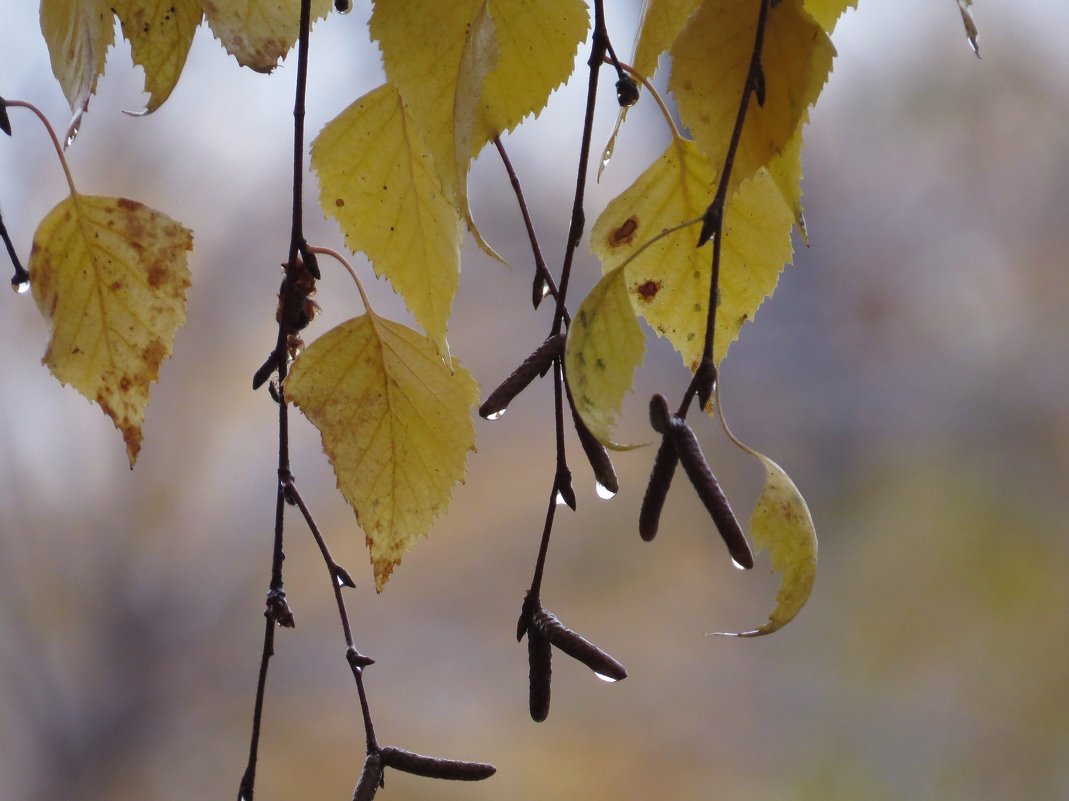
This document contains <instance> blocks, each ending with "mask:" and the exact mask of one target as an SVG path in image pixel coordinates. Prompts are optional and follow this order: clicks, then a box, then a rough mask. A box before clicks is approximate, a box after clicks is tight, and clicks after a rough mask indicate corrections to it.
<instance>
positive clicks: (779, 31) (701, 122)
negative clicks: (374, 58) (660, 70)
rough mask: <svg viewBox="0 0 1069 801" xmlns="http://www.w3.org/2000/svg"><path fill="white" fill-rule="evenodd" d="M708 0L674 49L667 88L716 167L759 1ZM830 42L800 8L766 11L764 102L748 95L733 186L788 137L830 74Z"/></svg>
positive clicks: (790, 4)
mask: <svg viewBox="0 0 1069 801" xmlns="http://www.w3.org/2000/svg"><path fill="white" fill-rule="evenodd" d="M759 5H760V4H758V3H753V2H750V0H706V2H705V3H703V4H702V6H701V8H700V9H699V10H698V12H697V13H696V14H695V15H694V16H693V17H691V19H690V22H689V23H688V25H687V27H686V28H685V29H684V31H683V33H682V34H680V36H679V38H678V39H676V42H675V45H674V46H673V47H672V51H671V54H672V75H671V78H670V80H669V83H668V86H669V89H671V91H672V92H673V93H674V94H675V96H676V99H677V101H678V103H679V115H680V118H681V119H682V120H683V122H684V124H686V125H687V126H688V127H689V128H690V131H691V133H692V134H693V136H694V139H695V141H696V142H697V143H698V145H699V146H700V147H701V148H702V150H703V151H705V154H706V155H707V156H709V158H710V160H711V161H712V163H713V164H714V165H716V168H717V169H720V168H721V166H722V165H723V164H724V159H725V157H726V155H727V150H728V143H729V142H730V140H731V134H732V130H733V129H734V126H735V117H736V116H737V114H738V109H739V101H740V99H741V97H742V91H743V87H744V85H745V83H746V80H747V76H748V75H749V67H750V58H751V55H752V51H753V45H754V37H755V34H756V29H757V17H758V6H759ZM834 55H835V48H834V47H832V44H831V40H830V39H829V38H828V35H827V34H826V33H825V32H824V31H823V30H822V29H821V28H820V26H819V25H817V23H816V22H814V20H813V19H812V17H810V16H809V15H808V14H807V13H806V12H805V9H804V8H803V7H802V0H783V2H781V3H779V4H778V5H776V6H775V7H773V8H772V9H770V10H769V14H768V23H767V25H766V28H765V40H764V46H763V48H762V57H761V65H762V68H763V71H764V77H765V103H764V105H763V106H762V105H760V104H758V103H757V99H756V98H751V102H750V104H749V106H748V108H747V112H746V121H745V124H744V126H743V129H742V137H741V139H740V141H739V147H738V151H737V154H736V157H735V165H734V169H733V170H732V174H731V186H732V188H734V187H737V186H738V185H739V184H740V183H741V182H742V181H744V180H745V179H747V178H749V177H751V176H752V175H754V173H756V172H757V170H758V169H759V168H760V167H763V166H767V165H768V164H769V163H770V162H771V161H772V160H773V159H774V158H775V157H776V156H778V155H779V154H780V153H781V152H782V151H783V149H784V148H785V147H786V146H787V144H788V143H789V142H790V140H791V137H793V136H794V135H795V131H796V130H797V129H798V125H799V123H800V122H801V121H802V118H803V116H804V114H805V112H806V110H807V109H808V108H809V106H811V105H812V104H813V103H814V102H815V101H816V99H817V95H819V94H820V90H821V88H822V87H823V86H824V82H825V81H826V80H827V78H828V74H829V73H830V72H831V63H832V58H833V57H834Z"/></svg>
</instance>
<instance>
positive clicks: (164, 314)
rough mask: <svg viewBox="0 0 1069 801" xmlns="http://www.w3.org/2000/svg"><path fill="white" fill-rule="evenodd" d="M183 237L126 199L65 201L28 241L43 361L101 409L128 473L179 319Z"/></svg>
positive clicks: (185, 273)
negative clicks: (44, 328) (43, 326)
mask: <svg viewBox="0 0 1069 801" xmlns="http://www.w3.org/2000/svg"><path fill="white" fill-rule="evenodd" d="M192 248H193V236H192V234H191V233H190V231H189V230H188V229H186V228H185V227H183V226H182V225H180V224H179V223H177V222H175V221H174V220H172V219H171V218H170V217H167V216H166V215H164V214H161V213H160V212H158V211H154V210H153V209H150V208H148V207H147V206H143V205H142V204H140V203H137V202H136V201H133V200H127V199H125V198H112V197H94V196H90V195H77V194H75V195H71V196H69V197H67V198H66V199H65V200H64V201H62V202H61V203H60V204H59V205H57V206H56V207H55V208H54V209H52V211H50V212H49V213H48V216H46V217H45V218H44V220H43V221H42V222H41V225H40V226H39V227H38V228H37V233H36V234H34V238H33V251H32V252H31V253H30V263H29V272H30V287H31V288H32V290H33V297H34V300H36V301H37V307H38V308H39V309H40V310H41V313H42V314H43V315H44V317H45V319H46V320H47V321H48V323H49V326H50V328H51V332H52V335H51V338H50V340H49V342H48V351H47V352H46V353H45V356H44V359H43V360H42V361H43V362H44V363H45V364H46V365H48V368H49V369H50V370H51V371H52V374H53V375H54V376H55V377H56V378H58V379H59V380H60V381H61V382H62V383H64V384H70V385H71V386H72V387H74V388H75V389H76V390H78V392H80V393H81V394H82V395H84V396H85V397H86V398H88V399H89V400H90V401H95V402H96V403H97V404H99V405H100V408H101V409H103V410H104V413H105V414H107V415H108V416H109V417H110V418H111V419H112V420H113V421H114V423H115V427H116V428H118V429H119V430H120V431H121V432H122V435H123V440H125V442H126V453H127V456H128V457H129V460H130V466H131V467H133V465H134V461H135V460H136V459H137V454H138V451H139V450H140V449H141V422H142V421H143V420H144V417H145V407H146V406H147V404H148V399H149V385H150V384H151V383H152V382H153V381H155V380H156V379H157V377H158V375H159V368H160V364H161V363H162V362H163V360H164V359H166V358H167V357H168V356H170V354H171V345H172V343H173V342H174V336H175V332H176V331H177V330H178V327H179V326H181V325H182V324H183V323H184V322H185V320H186V289H187V288H188V287H189V282H190V276H189V269H188V267H187V266H186V251H189V250H191V249H192Z"/></svg>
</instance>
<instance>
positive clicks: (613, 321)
mask: <svg viewBox="0 0 1069 801" xmlns="http://www.w3.org/2000/svg"><path fill="white" fill-rule="evenodd" d="M645 352H646V340H645V338H644V337H643V335H642V329H641V328H640V327H639V324H638V320H636V319H635V313H634V311H632V309H631V300H630V299H629V298H628V291H627V277H626V276H625V275H624V271H623V270H622V269H617V270H613V271H612V272H610V273H608V274H607V275H604V276H602V278H601V280H600V281H598V283H597V284H596V285H595V287H594V288H593V289H592V290H590V294H589V295H587V296H586V298H585V299H584V300H583V302H582V303H581V304H579V309H578V311H577V312H576V315H575V318H574V319H573V320H572V325H571V327H570V328H569V329H568V342H567V345H566V347H565V351H564V369H565V375H566V376H567V378H568V386H569V387H570V388H571V391H572V398H573V400H574V401H575V409H576V411H577V412H578V413H579V416H580V417H581V418H582V419H583V422H584V423H586V427H587V428H588V429H590V433H591V434H593V435H594V436H595V437H596V438H597V439H598V441H599V442H601V443H602V444H603V445H606V446H608V447H614V446H615V443H613V442H612V428H613V425H614V423H615V422H616V417H617V415H619V413H620V406H621V404H622V403H623V399H624V395H626V394H627V392H628V390H630V389H631V382H632V380H633V378H634V375H635V368H636V367H638V366H639V365H640V364H642V357H643V355H644V354H645Z"/></svg>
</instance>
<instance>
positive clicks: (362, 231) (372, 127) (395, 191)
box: [312, 84, 463, 355]
mask: <svg viewBox="0 0 1069 801" xmlns="http://www.w3.org/2000/svg"><path fill="white" fill-rule="evenodd" d="M312 168H313V169H314V170H315V171H316V173H317V174H318V175H319V187H320V194H319V202H320V205H321V206H322V207H323V212H324V214H326V215H327V216H328V217H334V218H335V219H336V220H337V221H338V224H339V225H340V226H341V229H342V231H343V232H344V234H345V242H346V245H347V246H348V247H349V249H350V250H352V251H353V252H356V251H363V252H364V253H366V254H367V257H368V258H369V259H370V260H371V263H372V264H373V265H374V267H375V273H376V274H377V275H380V276H382V275H385V276H386V277H387V278H388V279H389V281H390V283H391V284H392V285H393V288H394V289H395V290H396V291H397V293H398V294H400V295H401V297H402V298H404V301H405V304H406V305H407V306H408V308H409V310H410V311H411V312H412V315H413V316H414V317H415V318H416V322H417V323H418V324H419V325H420V326H421V327H422V328H423V329H424V330H425V331H426V332H427V335H428V336H429V337H430V338H431V340H432V341H433V342H434V343H435V346H436V347H437V348H438V350H439V351H440V352H441V353H442V354H443V355H445V354H447V353H448V345H447V343H446V326H447V324H448V321H449V310H450V307H451V304H452V302H453V296H454V295H455V294H456V291H457V285H458V284H459V282H460V244H461V240H462V237H463V230H462V228H461V224H462V218H461V216H460V214H458V212H457V209H456V206H455V205H454V204H453V203H452V201H451V199H450V198H448V197H447V196H446V195H445V194H443V191H442V185H441V182H440V181H439V179H438V175H437V173H436V172H435V168H434V159H433V157H432V156H431V154H430V153H429V152H428V150H427V148H426V146H425V145H424V143H423V140H422V138H421V137H420V135H419V133H418V132H417V131H416V129H415V127H414V126H413V125H412V124H411V119H410V117H409V115H408V112H407V111H406V109H405V107H404V104H403V103H402V102H401V96H400V95H399V94H398V93H397V90H396V89H395V88H394V86H393V85H392V84H384V85H382V86H380V87H379V88H378V89H374V90H372V91H371V92H369V93H368V94H366V95H364V96H363V97H361V98H360V99H358V100H357V101H356V102H354V103H353V104H352V105H351V106H349V107H348V108H347V109H345V110H344V111H343V112H342V113H341V114H339V115H338V116H337V117H336V118H334V119H333V120H331V121H330V122H329V123H327V125H326V126H325V127H324V128H323V130H322V131H320V133H319V136H317V137H316V140H315V142H313V143H312Z"/></svg>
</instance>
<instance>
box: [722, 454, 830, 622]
mask: <svg viewBox="0 0 1069 801" xmlns="http://www.w3.org/2000/svg"><path fill="white" fill-rule="evenodd" d="M751 453H753V455H754V456H755V457H757V458H758V459H759V460H760V461H761V465H762V466H763V467H764V468H765V488H764V491H763V492H762V493H761V497H760V498H758V499H757V505H756V506H755V507H754V511H753V515H752V516H751V517H750V538H751V539H752V540H753V544H754V550H755V551H757V552H760V551H762V550H767V551H768V552H769V554H770V555H771V557H772V569H773V570H774V571H776V572H777V573H779V574H780V587H779V592H777V593H776V608H775V609H773V610H772V612H771V613H770V614H769V616H768V622H767V623H765V624H764V625H763V626H759V627H757V628H756V629H751V630H749V631H741V632H737V633H728V632H719V633H721V634H724V635H726V636H733V637H760V636H761V635H764V634H771V633H772V632H774V631H777V630H778V629H781V628H783V626H785V625H787V624H788V623H789V622H790V621H791V620H793V619H794V617H795V615H797V614H798V612H799V611H801V609H802V607H803V606H805V604H806V601H808V600H809V593H810V592H811V591H812V589H813V581H814V579H815V578H816V574H817V535H816V530H815V528H814V526H813V518H812V516H811V515H810V514H809V507H808V506H807V505H806V502H805V498H803V497H802V494H801V493H800V492H799V491H798V487H796V486H795V484H794V482H793V481H791V477H790V476H788V475H787V474H786V473H785V472H784V470H783V468H782V467H780V466H779V465H778V464H776V463H775V462H773V461H772V460H771V459H769V458H768V457H767V456H764V455H763V454H760V453H757V452H756V451H751Z"/></svg>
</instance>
